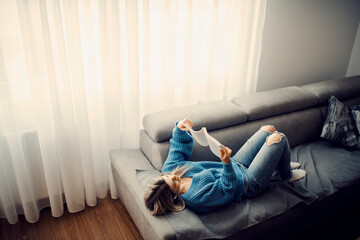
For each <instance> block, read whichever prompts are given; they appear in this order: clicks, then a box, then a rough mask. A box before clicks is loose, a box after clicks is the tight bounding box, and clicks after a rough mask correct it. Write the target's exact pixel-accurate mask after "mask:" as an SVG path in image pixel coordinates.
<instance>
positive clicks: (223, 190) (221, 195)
mask: <svg viewBox="0 0 360 240" xmlns="http://www.w3.org/2000/svg"><path fill="white" fill-rule="evenodd" d="M198 177H199V178H198V180H196V181H198V182H197V185H198V189H196V190H193V192H191V195H188V196H187V199H186V202H185V203H186V206H187V207H189V208H190V209H192V210H193V211H195V212H200V213H205V212H210V211H212V210H214V209H216V208H217V207H219V206H222V205H224V204H227V203H229V202H231V201H232V200H233V199H234V195H235V193H236V189H237V184H238V182H237V177H236V173H235V171H234V169H233V164H232V163H231V162H229V163H227V164H223V171H222V174H221V176H220V178H218V179H214V176H213V175H212V174H211V173H209V172H204V173H203V174H201V175H199V176H198ZM194 181H195V180H194V179H193V182H194Z"/></svg>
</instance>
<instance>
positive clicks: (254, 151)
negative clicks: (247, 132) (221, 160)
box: [232, 128, 292, 198]
mask: <svg viewBox="0 0 360 240" xmlns="http://www.w3.org/2000/svg"><path fill="white" fill-rule="evenodd" d="M274 133H278V132H277V131H275V132H274ZM271 134H273V133H271V132H268V131H266V130H263V129H262V128H260V130H258V131H257V132H256V133H255V134H254V135H253V136H252V137H251V138H250V139H249V140H248V141H247V142H246V143H245V144H244V145H243V146H242V147H241V148H240V150H239V151H238V152H237V153H236V154H235V155H234V156H233V157H232V161H233V162H234V163H236V164H237V165H238V166H239V168H240V171H241V172H242V173H243V176H244V194H243V197H245V198H252V197H256V196H258V195H259V194H260V193H261V192H262V191H263V190H264V189H265V188H266V187H267V185H268V184H269V182H270V179H271V177H272V175H273V173H274V171H275V170H278V171H279V173H280V177H281V179H282V180H287V179H289V178H291V176H292V172H291V167H290V160H291V152H290V147H289V143H288V140H287V138H286V136H285V135H284V134H283V133H280V134H281V138H280V141H279V142H273V143H271V144H269V143H267V139H268V137H269V136H270V135H271Z"/></svg>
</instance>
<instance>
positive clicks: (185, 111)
mask: <svg viewBox="0 0 360 240" xmlns="http://www.w3.org/2000/svg"><path fill="white" fill-rule="evenodd" d="M185 117H189V118H190V119H191V120H192V121H193V122H194V124H195V126H194V130H200V129H201V127H206V128H207V130H208V131H211V130H215V129H219V128H225V127H230V126H234V125H237V124H241V123H243V122H246V120H247V115H246V113H245V112H244V111H243V110H242V109H241V108H239V107H238V106H237V105H235V104H233V103H231V102H229V101H226V100H223V101H214V102H208V103H199V104H195V105H191V106H187V107H179V108H174V109H171V110H166V111H161V112H156V113H150V114H148V115H146V116H145V117H144V119H143V125H144V129H145V130H146V132H147V133H148V134H149V136H150V137H151V138H152V139H154V140H155V141H156V142H162V141H166V140H169V139H170V138H171V134H172V129H173V127H174V123H175V122H176V121H179V120H181V119H183V118H185Z"/></svg>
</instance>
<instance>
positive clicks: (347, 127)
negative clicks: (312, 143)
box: [321, 96, 360, 149]
mask: <svg viewBox="0 0 360 240" xmlns="http://www.w3.org/2000/svg"><path fill="white" fill-rule="evenodd" d="M321 137H322V138H324V139H327V140H330V141H332V142H334V143H337V144H340V145H342V146H346V147H355V148H359V149H360V136H359V133H358V131H357V127H356V125H355V121H354V118H353V116H352V114H351V111H350V110H349V109H348V107H346V106H345V105H344V104H343V103H342V102H340V101H339V100H338V99H337V98H336V97H334V96H330V98H329V106H328V114H327V117H326V120H325V123H324V125H323V129H322V132H321Z"/></svg>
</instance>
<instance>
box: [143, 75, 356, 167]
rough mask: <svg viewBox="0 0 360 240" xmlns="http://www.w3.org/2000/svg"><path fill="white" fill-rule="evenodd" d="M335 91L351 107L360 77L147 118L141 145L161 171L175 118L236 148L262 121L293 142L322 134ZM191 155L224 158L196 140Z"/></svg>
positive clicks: (301, 142) (203, 157)
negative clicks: (188, 119)
mask: <svg viewBox="0 0 360 240" xmlns="http://www.w3.org/2000/svg"><path fill="white" fill-rule="evenodd" d="M330 95H335V96H336V97H337V98H338V99H339V100H341V101H344V102H345V104H347V105H348V106H351V105H355V104H360V76H354V77H350V78H344V79H337V80H330V81H323V82H319V83H314V84H307V85H303V86H300V87H298V86H293V87H287V88H280V89H275V90H271V91H264V92H259V93H254V94H249V95H246V96H242V97H237V98H234V99H233V100H232V101H231V102H230V101H226V100H224V101H216V102H208V103H200V104H196V105H192V106H187V107H182V108H175V109H172V110H166V111H161V112H156V113H151V114H149V115H147V116H145V117H144V119H143V125H144V129H143V130H141V132H140V148H141V150H142V151H143V153H144V154H145V156H146V157H147V158H148V159H149V160H150V162H151V163H152V164H153V166H154V167H155V168H156V169H158V170H161V168H162V165H163V163H164V161H165V159H166V157H167V154H168V150H169V139H170V138H171V134H172V129H173V128H174V127H175V123H176V122H177V121H179V120H181V119H183V118H185V117H189V118H190V119H191V120H192V121H193V123H194V129H195V130H199V129H201V128H202V127H206V128H207V130H208V132H209V134H210V135H211V136H213V137H215V138H216V139H217V140H218V141H220V142H221V143H222V144H224V145H225V146H228V147H230V148H231V149H232V150H233V153H235V152H236V151H237V150H238V149H240V147H241V146H242V145H243V144H244V143H245V142H246V141H247V139H248V138H249V137H250V136H251V135H252V134H253V133H254V132H256V131H257V130H258V129H259V128H260V127H261V126H262V125H265V124H272V125H274V126H275V127H276V129H277V130H279V131H280V132H283V133H285V134H286V136H287V137H288V139H289V143H290V146H292V147H293V146H297V145H300V144H303V143H306V142H309V141H312V140H314V139H317V138H318V137H319V136H320V132H321V129H322V125H323V122H324V120H325V118H326V114H327V99H328V98H329V97H330ZM191 160H194V161H204V160H206V161H219V159H218V158H217V157H216V156H215V155H214V154H213V153H211V151H210V150H209V148H208V147H202V146H200V145H199V144H198V143H197V142H196V141H194V148H193V153H192V157H191Z"/></svg>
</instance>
